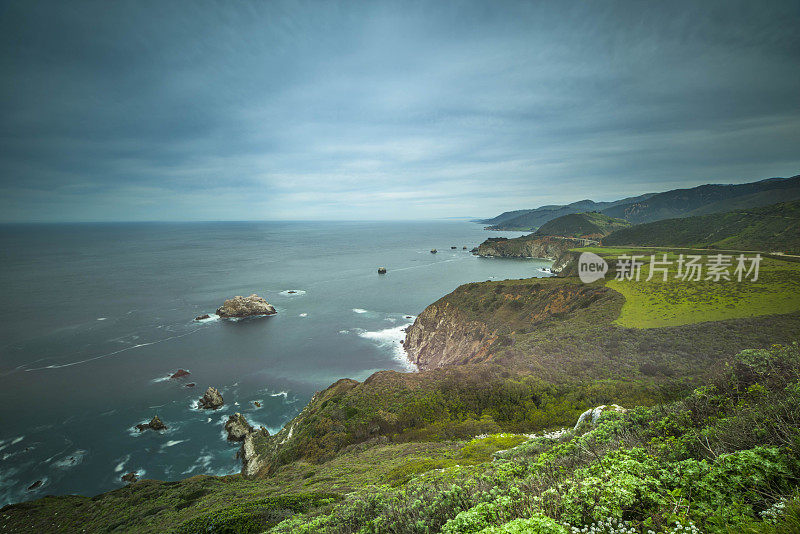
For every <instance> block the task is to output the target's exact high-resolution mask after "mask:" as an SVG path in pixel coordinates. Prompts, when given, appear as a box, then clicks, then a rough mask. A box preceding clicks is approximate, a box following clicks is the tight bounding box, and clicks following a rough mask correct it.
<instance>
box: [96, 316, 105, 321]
mask: <svg viewBox="0 0 800 534" xmlns="http://www.w3.org/2000/svg"><path fill="white" fill-rule="evenodd" d="M97 320H98V321H105V320H106V317H98V318H97Z"/></svg>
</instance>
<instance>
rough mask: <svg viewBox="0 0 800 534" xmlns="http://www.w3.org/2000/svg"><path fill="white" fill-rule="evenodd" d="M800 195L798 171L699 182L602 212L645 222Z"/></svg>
mask: <svg viewBox="0 0 800 534" xmlns="http://www.w3.org/2000/svg"><path fill="white" fill-rule="evenodd" d="M795 198H800V175H798V176H794V177H792V178H785V179H784V178H772V179H769V180H761V181H760V182H753V183H748V184H738V185H717V184H709V185H701V186H699V187H692V188H689V189H674V190H672V191H665V192H663V193H658V194H657V195H653V196H651V197H649V198H647V199H645V200H642V201H639V202H631V203H627V204H620V205H617V206H612V207H610V208H606V209H604V210H603V213H605V214H606V215H610V216H612V217H619V218H621V219H625V220H627V221H630V222H632V223H635V224H637V223H645V222H652V221H658V220H661V219H671V218H675V217H687V216H691V215H700V214H704V213H712V212H724V211H728V210H731V209H733V208H734V207H739V208H754V207H759V206H763V205H765V204H770V203H773V202H775V201H777V200H778V199H786V200H788V199H795Z"/></svg>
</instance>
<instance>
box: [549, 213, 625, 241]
mask: <svg viewBox="0 0 800 534" xmlns="http://www.w3.org/2000/svg"><path fill="white" fill-rule="evenodd" d="M628 226H630V223H629V222H628V221H626V220H624V219H616V218H614V217H609V216H608V215H603V214H602V213H596V212H588V213H573V214H570V215H564V216H563V217H559V218H558V219H553V220H552V221H548V222H547V223H545V224H543V225H542V226H541V227H540V228H539V229H538V230H537V231H536V234H537V235H557V236H565V237H581V236H585V235H593V234H601V235H608V234H610V233H611V232H613V231H615V230H619V229H621V228H626V227H628Z"/></svg>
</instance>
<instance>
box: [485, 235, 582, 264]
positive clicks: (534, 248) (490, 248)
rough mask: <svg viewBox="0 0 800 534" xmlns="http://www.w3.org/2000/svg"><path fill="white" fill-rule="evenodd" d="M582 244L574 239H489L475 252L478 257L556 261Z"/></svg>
mask: <svg viewBox="0 0 800 534" xmlns="http://www.w3.org/2000/svg"><path fill="white" fill-rule="evenodd" d="M581 245H582V243H581V242H580V241H578V240H574V239H559V238H555V237H533V238H532V237H530V236H523V237H517V238H514V239H502V238H499V239H498V238H489V239H487V240H486V241H484V242H483V243H481V244H480V245H479V246H478V248H477V249H476V250H475V253H476V254H477V255H478V256H484V257H489V258H545V259H549V260H555V259H556V258H558V257H559V256H561V255H562V254H564V253H565V252H566V251H568V250H569V249H571V248H575V247H579V246H581Z"/></svg>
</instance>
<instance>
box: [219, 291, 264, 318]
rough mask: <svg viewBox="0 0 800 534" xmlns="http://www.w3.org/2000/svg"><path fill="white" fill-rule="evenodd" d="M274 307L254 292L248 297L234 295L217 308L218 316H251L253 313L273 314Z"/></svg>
mask: <svg viewBox="0 0 800 534" xmlns="http://www.w3.org/2000/svg"><path fill="white" fill-rule="evenodd" d="M275 313H277V312H276V311H275V307H274V306H272V305H271V304H270V303H268V302H267V301H266V300H264V299H263V298H261V297H259V296H258V295H256V294H255V293H253V294H252V295H250V296H249V297H242V296H238V295H237V296H235V297H233V298H232V299H228V300H226V301H225V302H224V303H223V304H222V306H220V307H219V308H217V315H219V316H220V317H252V316H254V315H274V314H275Z"/></svg>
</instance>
